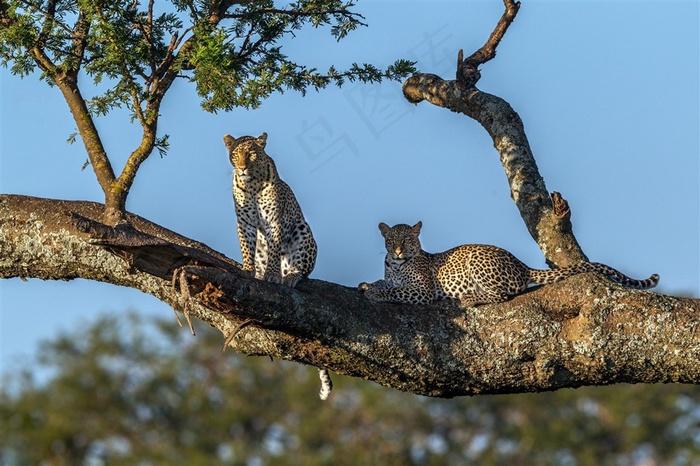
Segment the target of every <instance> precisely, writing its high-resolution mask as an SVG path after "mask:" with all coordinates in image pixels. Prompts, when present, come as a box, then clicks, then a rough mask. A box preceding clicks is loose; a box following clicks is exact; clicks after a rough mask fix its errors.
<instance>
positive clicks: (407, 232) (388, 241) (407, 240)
mask: <svg viewBox="0 0 700 466" xmlns="http://www.w3.org/2000/svg"><path fill="white" fill-rule="evenodd" d="M422 226H423V223H422V222H418V223H416V224H415V225H413V226H410V225H406V224H403V223H401V224H399V225H394V226H393V227H390V226H389V225H387V224H386V223H380V224H379V231H381V232H382V236H383V237H384V245H385V246H386V252H387V254H388V255H389V257H390V258H391V259H394V260H397V259H400V260H407V259H410V258H412V257H415V256H416V255H418V253H420V251H421V246H420V240H419V239H418V235H419V234H420V229H421V227H422Z"/></svg>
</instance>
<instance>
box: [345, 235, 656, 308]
mask: <svg viewBox="0 0 700 466" xmlns="http://www.w3.org/2000/svg"><path fill="white" fill-rule="evenodd" d="M421 226H422V223H421V222H418V223H417V224H415V225H413V226H409V225H403V224H402V225H395V226H393V227H389V226H388V225H387V224H385V223H380V224H379V230H380V231H381V233H382V236H383V237H384V239H385V244H386V250H387V255H386V259H385V261H384V280H379V281H376V282H374V283H364V282H363V283H360V285H359V289H360V290H362V291H364V292H365V296H366V297H367V298H368V299H370V300H372V301H391V302H399V303H409V304H428V303H431V302H433V301H435V300H440V299H456V300H459V302H460V306H461V307H472V306H476V305H477V304H488V303H500V302H503V301H506V300H508V299H509V298H511V297H512V296H515V295H517V294H519V293H522V292H523V291H524V290H525V288H527V286H528V285H529V284H533V283H534V284H542V285H544V284H548V283H554V282H556V281H559V280H562V279H564V278H567V277H570V276H572V275H577V274H580V273H585V272H598V273H602V274H603V275H605V276H606V277H608V278H609V279H610V280H613V281H615V282H617V283H620V284H622V285H624V286H627V287H630V288H638V289H645V288H652V287H654V286H656V284H657V283H658V282H659V276H658V275H656V274H654V275H652V276H651V277H649V278H648V279H646V280H634V279H632V278H629V277H627V276H626V275H623V274H622V273H620V272H618V271H617V270H615V269H613V268H611V267H608V266H607V265H603V264H598V263H595V262H580V263H578V264H575V265H572V266H570V267H565V268H561V269H552V270H535V269H531V268H529V267H528V266H527V265H525V264H523V263H522V262H520V261H519V260H518V259H517V258H516V257H515V256H513V255H512V254H511V253H509V252H508V251H506V250H504V249H501V248H498V247H496V246H488V245H483V244H466V245H463V246H458V247H456V248H453V249H450V250H449V251H445V252H441V253H437V254H430V253H428V252H425V251H423V249H422V248H421V244H420V241H419V240H418V235H419V234H420V229H421Z"/></svg>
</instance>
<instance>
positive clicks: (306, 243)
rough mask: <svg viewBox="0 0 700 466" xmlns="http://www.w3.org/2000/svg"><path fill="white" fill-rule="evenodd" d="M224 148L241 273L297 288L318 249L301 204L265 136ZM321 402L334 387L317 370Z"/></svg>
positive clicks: (325, 374) (228, 138) (323, 372)
mask: <svg viewBox="0 0 700 466" xmlns="http://www.w3.org/2000/svg"><path fill="white" fill-rule="evenodd" d="M224 144H225V145H226V149H228V154H229V161H230V162H231V165H233V167H234V177H233V199H234V202H235V206H236V216H237V217H238V240H239V242H240V244H241V255H242V256H243V269H244V270H246V271H249V272H251V273H253V272H254V274H255V278H257V279H259V280H265V281H269V282H274V283H282V284H284V285H287V286H290V287H294V286H296V284H297V283H298V282H299V280H301V279H302V278H306V277H308V275H309V274H310V273H311V271H312V270H313V268H314V265H315V264H316V253H317V246H316V241H315V240H314V237H313V234H312V233H311V228H310V227H309V224H308V223H306V220H305V219H304V214H303V213H302V212H301V207H299V202H298V201H297V199H296V197H295V196H294V193H293V192H292V190H291V188H290V187H289V185H288V184H287V183H285V182H284V181H282V180H281V179H280V177H279V174H278V173H277V168H276V166H275V162H274V161H273V160H272V158H270V156H269V155H267V154H266V153H265V145H266V144H267V133H262V135H260V136H259V137H257V138H255V137H252V136H241V137H239V138H238V139H236V138H234V137H233V136H231V135H229V134H227V135H225V136H224ZM319 376H320V377H321V385H322V386H321V392H320V394H319V395H320V397H321V399H323V400H325V399H326V398H327V397H328V395H329V394H330V392H331V389H332V387H333V384H332V382H331V379H330V377H329V375H328V371H327V370H326V369H319Z"/></svg>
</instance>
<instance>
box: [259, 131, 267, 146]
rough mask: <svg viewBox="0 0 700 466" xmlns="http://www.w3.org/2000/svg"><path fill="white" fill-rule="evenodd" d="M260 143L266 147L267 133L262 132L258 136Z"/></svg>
mask: <svg viewBox="0 0 700 466" xmlns="http://www.w3.org/2000/svg"><path fill="white" fill-rule="evenodd" d="M257 141H258V145H259V146H260V147H261V148H262V149H264V148H265V146H266V145H267V133H262V134H261V135H260V136H258V139H257Z"/></svg>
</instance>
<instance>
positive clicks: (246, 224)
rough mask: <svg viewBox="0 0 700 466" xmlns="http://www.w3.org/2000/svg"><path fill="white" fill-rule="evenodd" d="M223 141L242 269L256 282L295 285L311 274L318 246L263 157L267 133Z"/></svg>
mask: <svg viewBox="0 0 700 466" xmlns="http://www.w3.org/2000/svg"><path fill="white" fill-rule="evenodd" d="M224 143H225V144H226V148H227V149H228V154H229V160H230V161H231V164H232V165H233V167H234V170H235V172H234V173H235V174H234V177H233V199H234V202H235V205H236V215H237V216H238V240H239V241H240V243H241V255H242V256H243V269H244V270H247V271H250V272H253V270H254V271H255V278H257V279H260V280H265V281H269V282H275V283H283V284H285V285H288V286H291V287H294V286H296V284H297V283H298V282H299V280H301V279H302V278H305V277H307V276H308V275H309V274H310V273H311V271H312V270H313V268H314V265H315V264H316V253H317V246H316V241H315V240H314V237H313V234H311V228H310V227H309V224H308V223H306V220H305V219H304V214H303V213H302V212H301V207H299V202H297V198H296V197H295V196H294V193H293V192H292V190H291V188H290V187H289V185H288V184H287V183H285V182H284V181H282V180H281V179H280V177H279V174H278V173H277V168H276V166H275V162H274V160H272V158H270V156H269V155H267V154H266V153H265V145H266V143H267V133H263V134H262V135H260V136H259V137H257V138H255V137H252V136H241V137H240V138H238V139H236V138H234V137H233V136H231V135H229V134H227V135H226V136H224Z"/></svg>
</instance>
